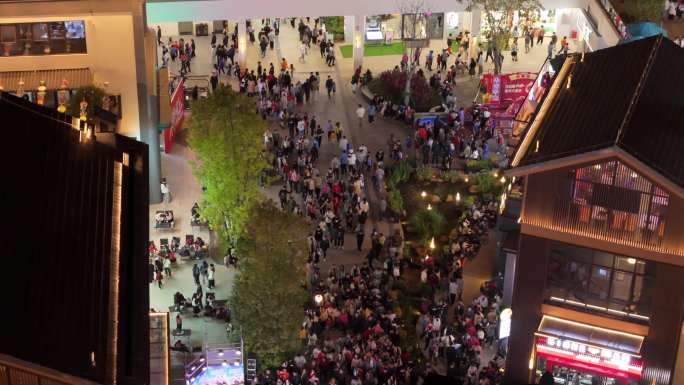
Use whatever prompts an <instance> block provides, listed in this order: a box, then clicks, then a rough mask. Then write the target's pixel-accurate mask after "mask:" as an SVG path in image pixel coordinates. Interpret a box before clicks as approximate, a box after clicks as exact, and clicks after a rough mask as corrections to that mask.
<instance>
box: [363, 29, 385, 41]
mask: <svg viewBox="0 0 684 385" xmlns="http://www.w3.org/2000/svg"><path fill="white" fill-rule="evenodd" d="M382 39H383V37H382V31H367V32H366V40H382Z"/></svg>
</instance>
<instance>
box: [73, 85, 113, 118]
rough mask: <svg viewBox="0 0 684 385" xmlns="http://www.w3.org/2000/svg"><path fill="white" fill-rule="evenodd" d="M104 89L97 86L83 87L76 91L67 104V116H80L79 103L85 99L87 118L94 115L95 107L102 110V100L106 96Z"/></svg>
mask: <svg viewBox="0 0 684 385" xmlns="http://www.w3.org/2000/svg"><path fill="white" fill-rule="evenodd" d="M106 95H107V93H106V92H105V90H104V88H100V87H98V86H85V87H81V88H79V89H78V90H76V93H74V94H73V95H72V96H71V98H70V99H69V102H68V104H67V106H66V107H67V114H69V115H71V116H73V117H76V118H78V117H79V116H80V114H81V101H83V100H84V99H85V101H86V102H87V103H88V107H86V114H87V116H88V118H89V119H90V118H92V117H93V116H94V115H95V107H99V108H102V98H103V97H104V96H106Z"/></svg>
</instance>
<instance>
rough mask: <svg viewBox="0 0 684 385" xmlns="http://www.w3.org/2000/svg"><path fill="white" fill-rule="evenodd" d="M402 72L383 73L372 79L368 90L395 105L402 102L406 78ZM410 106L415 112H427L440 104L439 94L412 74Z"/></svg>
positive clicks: (421, 78)
mask: <svg viewBox="0 0 684 385" xmlns="http://www.w3.org/2000/svg"><path fill="white" fill-rule="evenodd" d="M407 76H408V74H407V73H406V72H404V71H394V70H392V71H384V72H382V73H381V74H380V76H379V77H377V78H375V79H373V80H372V81H371V82H370V84H369V85H368V88H369V89H370V91H371V92H372V93H373V94H375V95H380V96H382V97H384V98H385V99H386V100H389V101H391V102H393V103H396V104H401V103H403V101H404V89H405V88H406V77H407ZM410 100H411V101H410V103H411V105H412V106H413V107H414V108H415V109H416V110H417V111H428V110H429V109H430V108H432V107H434V106H438V105H440V103H441V98H440V95H439V92H438V91H437V90H434V89H432V88H431V87H430V84H428V82H427V80H426V79H425V78H424V77H422V76H419V75H418V74H414V75H413V78H412V79H411V99H410Z"/></svg>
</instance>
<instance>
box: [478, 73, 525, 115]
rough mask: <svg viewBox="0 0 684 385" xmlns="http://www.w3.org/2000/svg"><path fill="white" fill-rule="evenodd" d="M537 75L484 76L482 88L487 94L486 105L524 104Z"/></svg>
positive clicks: (484, 100)
mask: <svg viewBox="0 0 684 385" xmlns="http://www.w3.org/2000/svg"><path fill="white" fill-rule="evenodd" d="M536 78H537V74H535V73H532V72H517V73H513V74H508V75H492V74H486V75H483V76H482V81H481V83H482V88H483V91H484V92H485V94H484V95H483V102H484V103H485V104H504V106H503V107H508V105H509V104H511V103H515V102H517V103H518V105H520V104H522V102H523V101H524V100H525V98H526V97H527V95H528V94H529V92H530V89H531V88H532V85H533V84H534V80H535V79H536Z"/></svg>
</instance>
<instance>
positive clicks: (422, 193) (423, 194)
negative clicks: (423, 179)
mask: <svg viewBox="0 0 684 385" xmlns="http://www.w3.org/2000/svg"><path fill="white" fill-rule="evenodd" d="M426 196H427V193H426V192H425V190H423V191H421V192H420V197H421V198H425V197H426Z"/></svg>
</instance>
